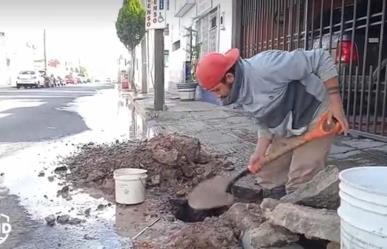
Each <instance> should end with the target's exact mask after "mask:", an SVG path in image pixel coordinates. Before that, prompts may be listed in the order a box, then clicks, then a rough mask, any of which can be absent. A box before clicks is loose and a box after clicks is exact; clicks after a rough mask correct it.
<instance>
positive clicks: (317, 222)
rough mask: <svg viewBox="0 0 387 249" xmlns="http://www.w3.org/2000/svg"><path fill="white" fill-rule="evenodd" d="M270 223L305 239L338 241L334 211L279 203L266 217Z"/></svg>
mask: <svg viewBox="0 0 387 249" xmlns="http://www.w3.org/2000/svg"><path fill="white" fill-rule="evenodd" d="M267 218H268V219H269V220H270V222H271V223H273V224H275V225H278V226H282V227H285V228H287V229H288V230H290V231H292V232H294V233H299V234H304V235H305V237H306V238H309V239H313V238H318V239H324V240H329V241H335V242H339V241H340V218H339V216H338V215H337V213H336V211H334V210H327V209H315V208H311V207H304V206H300V205H296V204H291V203H280V204H278V205H277V207H276V208H275V209H274V210H273V211H272V212H271V214H270V216H269V217H267Z"/></svg>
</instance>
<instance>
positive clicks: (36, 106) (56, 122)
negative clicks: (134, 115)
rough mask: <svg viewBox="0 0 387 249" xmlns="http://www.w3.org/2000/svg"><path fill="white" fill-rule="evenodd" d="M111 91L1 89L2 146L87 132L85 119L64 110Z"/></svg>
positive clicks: (97, 87)
mask: <svg viewBox="0 0 387 249" xmlns="http://www.w3.org/2000/svg"><path fill="white" fill-rule="evenodd" d="M111 87H112V86H107V85H78V86H66V87H58V88H41V89H19V90H17V89H16V88H0V143H15V142H38V141H43V140H49V139H55V138H60V137H63V136H68V135H72V134H76V133H80V132H82V131H85V130H86V129H87V126H86V125H85V123H84V121H83V120H82V118H81V117H80V116H79V115H78V114H77V113H75V112H70V111H65V110H62V108H63V107H66V105H67V104H68V103H70V102H72V101H73V100H74V99H76V98H79V97H83V96H90V95H93V94H95V93H96V91H97V90H100V89H106V88H111Z"/></svg>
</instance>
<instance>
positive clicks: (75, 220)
mask: <svg viewBox="0 0 387 249" xmlns="http://www.w3.org/2000/svg"><path fill="white" fill-rule="evenodd" d="M83 222H85V220H81V219H79V218H70V220H69V221H68V224H70V225H78V224H81V223H83Z"/></svg>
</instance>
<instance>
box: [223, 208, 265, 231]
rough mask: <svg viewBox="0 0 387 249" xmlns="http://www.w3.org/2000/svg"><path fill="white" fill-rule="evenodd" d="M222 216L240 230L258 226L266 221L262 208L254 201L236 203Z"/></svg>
mask: <svg viewBox="0 0 387 249" xmlns="http://www.w3.org/2000/svg"><path fill="white" fill-rule="evenodd" d="M222 217H223V218H225V219H228V220H229V221H230V222H231V223H232V224H233V226H234V227H236V228H237V229H238V230H239V231H245V230H247V229H249V228H252V227H258V226H260V225H261V224H262V223H263V222H264V221H265V218H264V216H263V214H262V212H261V208H260V207H259V205H257V204H254V203H235V204H234V205H232V206H231V208H230V209H229V210H228V211H227V212H226V213H224V214H223V215H222Z"/></svg>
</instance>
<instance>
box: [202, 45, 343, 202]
mask: <svg viewBox="0 0 387 249" xmlns="http://www.w3.org/2000/svg"><path fill="white" fill-rule="evenodd" d="M337 75H338V73H337V70H336V67H335V65H334V62H333V60H332V58H331V56H330V55H329V53H328V52H326V51H324V50H323V49H313V50H301V49H298V50H294V51H292V52H287V51H279V50H269V51H264V52H261V53H259V54H257V55H255V56H253V57H251V58H248V59H242V58H240V55H239V50H238V49H236V48H234V49H231V50H229V51H228V52H226V53H225V54H221V53H215V52H212V53H209V54H207V55H205V56H203V57H202V58H201V59H200V61H199V63H198V65H197V68H196V78H197V80H198V82H199V84H200V85H201V86H202V87H203V88H204V89H206V90H209V91H210V92H212V93H213V94H214V95H216V96H217V97H219V98H220V99H221V102H222V103H223V105H231V104H232V105H233V106H242V108H243V109H244V110H245V111H247V112H250V113H251V114H252V115H253V116H254V117H255V118H256V120H257V124H258V141H257V145H256V149H255V152H254V153H253V154H252V155H251V158H250V162H249V165H248V168H249V170H250V171H251V172H252V173H256V174H257V175H258V183H259V184H260V185H261V186H262V187H263V188H265V189H266V191H265V197H272V198H281V197H282V196H284V195H285V194H286V193H291V192H293V191H295V190H296V189H297V188H298V187H299V186H300V185H301V184H303V183H305V182H308V181H309V180H311V179H312V178H313V176H315V175H316V174H317V173H318V172H319V171H320V170H322V169H323V168H324V167H325V162H326V158H327V155H328V153H329V150H330V148H331V145H332V142H333V138H334V137H333V136H329V137H324V138H319V139H316V140H314V141H311V142H309V143H307V144H304V145H302V146H301V147H299V148H297V149H295V150H294V151H292V152H290V153H287V154H285V155H284V156H282V157H280V158H279V159H277V160H275V161H274V162H272V163H270V164H269V165H266V166H265V167H261V164H260V162H261V161H262V159H263V158H264V156H265V155H266V154H267V153H270V152H271V151H275V150H277V149H278V148H280V147H282V146H286V145H287V144H289V143H292V140H294V139H297V137H298V136H301V135H304V134H305V133H306V132H307V131H309V130H311V129H313V128H314V126H315V125H316V124H317V122H318V121H319V119H320V117H321V116H322V115H323V114H324V113H326V112H329V113H330V114H331V115H332V117H333V118H334V119H335V120H337V122H338V123H339V124H340V125H341V127H342V130H341V132H344V133H347V131H348V121H347V119H346V117H345V114H344V110H343V105H342V101H341V97H340V93H339V83H338V79H337Z"/></svg>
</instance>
